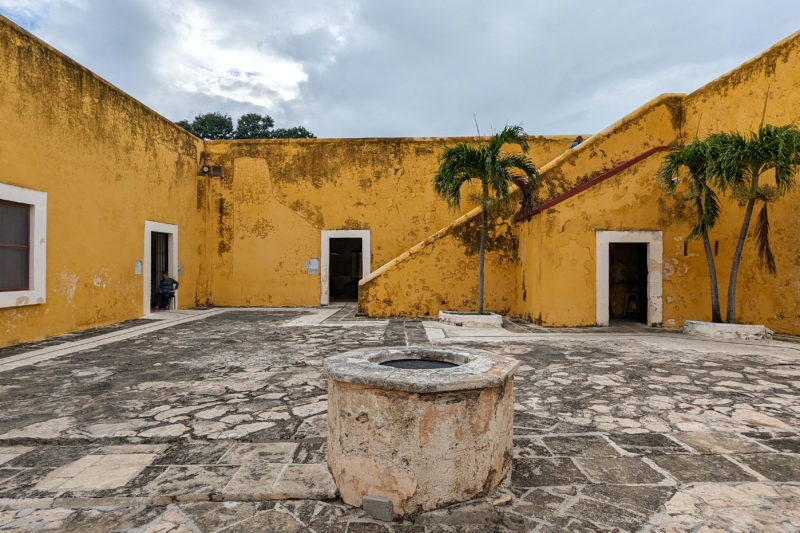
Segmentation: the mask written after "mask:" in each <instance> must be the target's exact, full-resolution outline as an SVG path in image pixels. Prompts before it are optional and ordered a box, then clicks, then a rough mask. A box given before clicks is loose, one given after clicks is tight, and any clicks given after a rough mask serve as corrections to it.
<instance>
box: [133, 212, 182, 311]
mask: <svg viewBox="0 0 800 533" xmlns="http://www.w3.org/2000/svg"><path fill="white" fill-rule="evenodd" d="M153 232H156V233H167V234H169V238H168V243H169V267H168V269H167V270H168V271H169V276H170V277H171V278H174V279H176V280H177V279H178V226H176V225H175V224H164V223H163V222H152V221H150V220H145V222H144V261H143V262H142V263H143V264H142V284H143V285H142V287H143V291H142V300H143V302H142V311H143V314H144V315H149V314H150V265H151V264H152V260H153V258H152V253H153V251H152V249H151V246H152V242H151V236H150V234H151V233H153ZM178 281H180V280H178ZM179 292H180V289H178V290H177V291H175V309H178V293H179Z"/></svg>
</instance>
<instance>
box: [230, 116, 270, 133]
mask: <svg viewBox="0 0 800 533" xmlns="http://www.w3.org/2000/svg"><path fill="white" fill-rule="evenodd" d="M274 125H275V121H274V120H272V117H271V116H269V115H264V116H261V115H259V114H258V113H246V114H244V115H242V116H241V117H239V120H238V121H237V122H236V133H235V134H234V138H236V139H269V138H270V137H271V134H272V131H270V130H271V128H272V126H274Z"/></svg>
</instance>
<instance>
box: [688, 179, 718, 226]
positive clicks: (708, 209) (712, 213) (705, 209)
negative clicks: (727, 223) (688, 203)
mask: <svg viewBox="0 0 800 533" xmlns="http://www.w3.org/2000/svg"><path fill="white" fill-rule="evenodd" d="M696 194H697V198H698V199H699V200H700V203H701V205H702V214H701V215H700V216H699V217H698V220H697V224H695V226H694V227H693V228H692V231H691V233H690V234H689V238H691V239H699V238H702V237H703V236H704V235H707V234H708V232H709V230H710V229H711V228H713V227H714V225H715V224H716V223H717V220H718V219H719V214H720V206H719V197H718V196H717V193H716V192H715V191H714V189H712V188H711V187H710V186H709V185H708V183H703V184H701V185H700V186H699V190H698V191H697V193H696Z"/></svg>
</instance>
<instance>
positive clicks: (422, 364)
mask: <svg viewBox="0 0 800 533" xmlns="http://www.w3.org/2000/svg"><path fill="white" fill-rule="evenodd" d="M380 365H381V366H390V367H392V368H402V369H403V370H436V369H440V368H453V367H454V366H459V365H458V363H451V362H450V361H437V360H436V359H393V360H391V361H384V362H383V363H380Z"/></svg>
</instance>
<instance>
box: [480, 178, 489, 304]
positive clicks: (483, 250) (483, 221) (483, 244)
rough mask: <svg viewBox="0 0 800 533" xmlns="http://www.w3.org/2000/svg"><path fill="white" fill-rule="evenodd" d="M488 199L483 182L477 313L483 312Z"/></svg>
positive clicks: (486, 188)
mask: <svg viewBox="0 0 800 533" xmlns="http://www.w3.org/2000/svg"><path fill="white" fill-rule="evenodd" d="M488 199H489V185H488V184H487V183H486V182H485V181H484V182H483V197H482V198H481V206H482V208H483V210H482V212H481V248H480V252H479V253H478V314H479V315H482V314H483V259H484V257H485V255H486V233H487V228H486V226H487V221H486V218H487V216H486V207H487V206H486V203H487V201H488Z"/></svg>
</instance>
